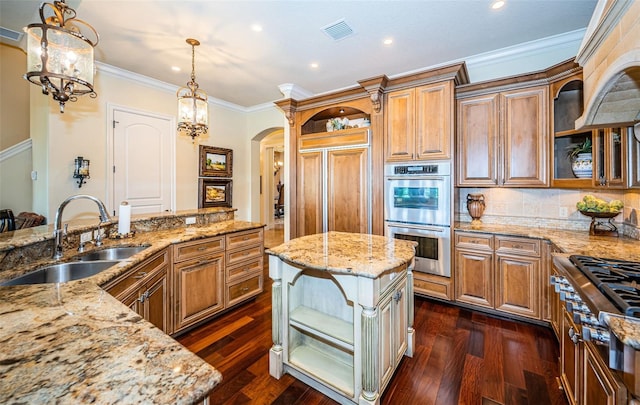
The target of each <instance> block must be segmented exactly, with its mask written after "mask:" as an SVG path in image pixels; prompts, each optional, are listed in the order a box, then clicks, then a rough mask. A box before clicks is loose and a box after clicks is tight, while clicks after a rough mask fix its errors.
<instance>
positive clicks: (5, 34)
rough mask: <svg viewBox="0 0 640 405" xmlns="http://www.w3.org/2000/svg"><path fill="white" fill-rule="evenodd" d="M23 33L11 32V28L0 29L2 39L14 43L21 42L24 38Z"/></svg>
mask: <svg viewBox="0 0 640 405" xmlns="http://www.w3.org/2000/svg"><path fill="white" fill-rule="evenodd" d="M22 34H23V33H22V32H18V31H14V30H10V29H9V28H5V27H0V37H2V38H6V39H10V40H12V41H16V42H18V41H20V38H22Z"/></svg>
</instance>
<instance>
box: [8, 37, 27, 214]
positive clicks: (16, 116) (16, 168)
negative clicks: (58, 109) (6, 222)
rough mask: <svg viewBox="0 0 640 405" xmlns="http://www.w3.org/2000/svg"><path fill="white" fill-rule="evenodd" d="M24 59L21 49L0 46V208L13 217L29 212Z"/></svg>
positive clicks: (24, 55) (25, 62)
mask: <svg viewBox="0 0 640 405" xmlns="http://www.w3.org/2000/svg"><path fill="white" fill-rule="evenodd" d="M26 59H27V58H26V54H25V53H24V52H23V51H22V50H20V49H18V48H14V47H11V46H8V45H5V44H0V89H1V91H0V209H5V208H9V209H11V210H12V211H13V213H14V214H15V215H17V214H18V213H20V212H21V211H31V210H32V204H31V196H32V191H31V186H32V184H31V177H30V175H31V148H30V146H29V142H28V139H29V88H30V86H31V85H30V84H29V82H27V81H26V80H25V79H23V78H22V75H23V74H24V68H25V66H26V64H27V61H26ZM33 87H35V86H33ZM25 142H26V143H25Z"/></svg>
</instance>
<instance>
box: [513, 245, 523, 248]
mask: <svg viewBox="0 0 640 405" xmlns="http://www.w3.org/2000/svg"><path fill="white" fill-rule="evenodd" d="M513 248H514V249H524V246H522V245H513Z"/></svg>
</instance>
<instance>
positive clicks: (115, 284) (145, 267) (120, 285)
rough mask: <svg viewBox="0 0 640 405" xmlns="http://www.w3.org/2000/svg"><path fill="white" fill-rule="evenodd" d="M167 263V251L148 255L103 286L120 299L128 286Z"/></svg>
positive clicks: (143, 278)
mask: <svg viewBox="0 0 640 405" xmlns="http://www.w3.org/2000/svg"><path fill="white" fill-rule="evenodd" d="M168 264H169V251H168V249H165V250H164V251H162V252H160V253H158V254H156V255H154V256H152V257H150V258H149V259H147V260H145V261H144V262H143V263H142V264H139V265H138V266H135V267H134V268H132V269H131V270H129V271H128V272H126V273H125V274H123V275H121V276H120V277H119V278H117V279H116V280H114V281H112V282H109V283H108V284H106V285H105V286H104V287H103V288H104V289H105V290H106V291H107V292H108V293H109V294H111V295H113V296H114V297H116V298H118V299H120V298H121V295H122V293H123V292H124V291H126V290H128V289H129V288H130V287H132V286H134V285H137V284H140V283H142V282H143V281H144V280H145V279H147V278H148V277H150V276H151V274H153V273H154V272H155V271H156V270H157V269H159V268H161V267H163V266H166V265H168Z"/></svg>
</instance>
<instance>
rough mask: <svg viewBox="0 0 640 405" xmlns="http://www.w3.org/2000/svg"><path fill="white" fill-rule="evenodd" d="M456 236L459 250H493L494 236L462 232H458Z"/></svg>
mask: <svg viewBox="0 0 640 405" xmlns="http://www.w3.org/2000/svg"><path fill="white" fill-rule="evenodd" d="M455 235H456V247H457V248H461V247H465V248H470V249H477V250H488V251H492V250H493V235H487V234H483V233H461V232H456V234H455Z"/></svg>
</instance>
